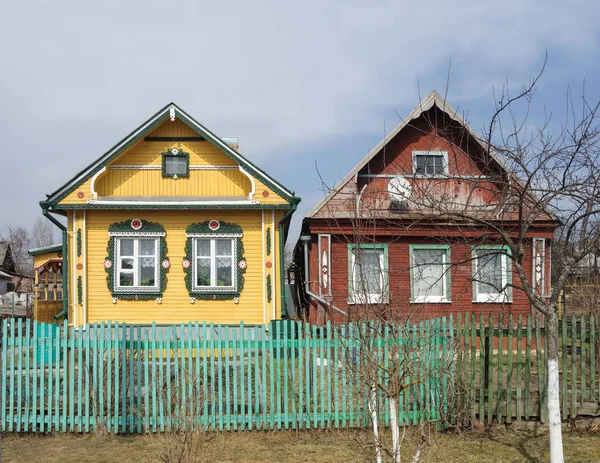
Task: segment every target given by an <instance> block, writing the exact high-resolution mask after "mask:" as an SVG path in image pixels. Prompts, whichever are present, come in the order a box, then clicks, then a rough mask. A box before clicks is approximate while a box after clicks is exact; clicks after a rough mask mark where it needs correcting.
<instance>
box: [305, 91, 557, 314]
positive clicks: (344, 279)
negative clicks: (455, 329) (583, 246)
mask: <svg viewBox="0 0 600 463" xmlns="http://www.w3.org/2000/svg"><path fill="white" fill-rule="evenodd" d="M486 146H487V145H486V143H485V142H484V141H482V140H481V138H480V137H479V136H478V135H477V134H476V133H475V132H474V131H473V130H472V129H471V128H470V127H469V126H468V125H467V123H466V122H465V121H464V120H463V119H462V118H461V117H460V116H459V115H458V114H457V113H456V111H454V110H453V109H452V108H451V107H450V106H449V105H448V104H447V103H446V102H445V100H444V99H443V98H442V97H440V95H439V94H438V93H436V92H432V93H431V94H430V95H428V96H427V97H426V98H425V99H424V100H423V101H422V102H421V103H420V104H419V105H418V106H417V107H416V108H415V109H414V110H413V111H412V112H411V114H410V115H409V116H408V117H407V118H406V119H405V120H403V121H402V122H401V123H400V124H399V125H398V126H397V127H396V128H394V130H392V132H391V133H390V134H389V135H388V136H386V137H385V138H384V139H383V140H382V141H381V142H380V143H379V144H378V145H377V146H375V147H374V148H373V149H372V150H371V151H370V152H369V153H368V155H367V156H366V157H365V158H364V159H362V160H361V161H360V162H359V163H358V164H357V165H356V166H355V167H354V168H353V169H352V171H351V172H349V173H348V175H347V176H346V177H345V178H344V179H343V180H342V181H341V182H340V183H339V184H338V185H337V186H336V187H335V188H334V189H332V190H331V191H330V192H329V193H328V194H327V195H326V196H325V197H324V198H323V200H321V201H320V202H319V203H318V204H317V205H316V206H315V207H314V208H313V209H312V210H311V211H310V212H309V213H308V214H307V215H306V217H305V218H304V220H303V224H302V233H301V237H300V240H299V242H298V245H297V247H296V251H295V264H296V266H297V268H298V272H299V276H298V278H299V279H300V280H303V281H302V283H303V285H301V291H300V293H301V296H302V297H301V299H303V316H304V318H305V319H307V320H309V321H311V322H313V323H317V324H322V323H324V322H325V321H326V320H332V321H336V322H343V321H347V320H348V319H355V318H357V317H359V315H361V314H364V313H365V311H368V310H371V311H377V312H378V313H385V314H386V316H389V317H394V316H398V315H402V316H404V315H410V316H413V315H418V316H419V317H422V316H428V317H429V316H439V315H446V314H449V313H454V314H455V313H456V312H458V311H465V312H466V311H477V312H500V311H503V312H504V313H506V312H512V313H513V314H516V313H523V314H525V313H529V312H530V310H531V305H530V303H529V301H528V299H527V297H526V294H525V293H524V292H523V291H522V290H521V289H519V284H518V283H519V281H520V280H518V276H517V273H516V269H515V266H514V265H513V259H512V257H511V252H512V250H511V249H510V248H509V247H508V246H504V245H503V243H501V242H500V240H499V239H498V236H499V234H498V233H499V230H502V231H505V232H507V233H509V234H512V235H514V234H515V233H517V232H518V229H519V224H518V221H519V212H518V205H517V204H516V203H515V201H514V198H512V197H510V195H508V196H507V194H506V191H507V189H506V188H505V186H506V185H510V184H511V183H510V182H513V185H514V182H518V180H517V179H515V178H514V176H511V175H512V174H511V172H510V171H509V170H508V168H507V167H506V166H505V165H504V163H503V161H502V160H501V159H500V157H499V156H498V155H497V154H495V153H492V152H490V150H488V149H487V148H486ZM513 191H514V190H513ZM527 194H529V193H527ZM531 198H533V196H531ZM557 225H558V222H557V221H556V219H555V218H554V216H553V215H552V214H551V213H550V212H547V211H546V210H543V211H542V212H541V213H539V214H537V215H536V217H535V220H534V221H533V223H532V224H531V226H529V227H528V229H527V233H526V239H525V241H524V243H525V246H524V255H523V258H522V259H521V260H520V262H521V264H522V266H523V269H524V271H525V273H526V275H527V277H528V278H531V281H532V284H533V286H534V288H535V290H536V291H538V292H539V294H548V291H549V289H550V242H551V240H552V237H553V234H554V229H555V228H556V226H557ZM521 229H522V227H521Z"/></svg>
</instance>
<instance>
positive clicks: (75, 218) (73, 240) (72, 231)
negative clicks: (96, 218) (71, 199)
mask: <svg viewBox="0 0 600 463" xmlns="http://www.w3.org/2000/svg"><path fill="white" fill-rule="evenodd" d="M84 213H85V212H84V211H82V210H76V211H69V212H68V215H67V239H68V241H67V243H68V246H67V255H68V265H69V288H68V290H69V325H72V326H80V325H81V324H82V320H83V315H84V314H83V301H84V300H85V295H84V294H82V296H83V297H82V304H79V297H78V278H79V277H81V278H82V286H83V277H84V271H85V270H86V265H85V264H86V263H85V255H84V252H83V250H84V249H83V240H84V238H85V232H84V227H83V215H84ZM77 230H81V237H82V250H81V255H80V256H78V255H77ZM78 264H81V268H77V267H78ZM82 289H83V288H82Z"/></svg>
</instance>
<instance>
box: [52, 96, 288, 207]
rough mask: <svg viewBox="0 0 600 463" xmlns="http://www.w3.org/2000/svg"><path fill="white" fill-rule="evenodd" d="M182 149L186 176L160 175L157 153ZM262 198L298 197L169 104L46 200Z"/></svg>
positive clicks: (71, 203)
mask: <svg viewBox="0 0 600 463" xmlns="http://www.w3.org/2000/svg"><path fill="white" fill-rule="evenodd" d="M173 148H177V149H179V150H182V151H183V152H185V153H186V154H187V155H189V159H190V170H189V172H190V176H189V178H181V177H180V178H177V179H174V178H168V177H167V178H164V177H163V175H162V173H163V172H162V168H161V166H162V153H164V152H166V151H167V150H169V149H173ZM255 195H256V196H258V195H260V201H255V202H256V203H258V202H260V203H262V204H282V205H285V204H288V205H289V204H290V203H297V202H299V198H297V197H295V196H294V194H293V193H292V192H290V191H289V190H287V189H286V188H285V187H283V186H282V185H281V184H279V183H278V182H276V181H275V180H273V179H272V178H271V177H270V176H268V175H267V174H266V173H265V172H264V171H262V170H260V169H258V168H257V167H256V166H254V165H253V164H251V163H250V162H249V161H247V160H246V159H245V158H244V157H243V156H241V154H239V153H238V152H237V151H235V150H233V149H232V148H231V147H229V146H228V145H227V144H226V143H224V142H223V141H222V140H221V139H219V138H218V137H216V136H215V135H214V134H213V133H212V132H210V131H208V130H207V129H206V128H204V127H203V126H201V125H200V124H199V123H197V122H196V121H194V120H193V119H192V118H191V117H189V116H188V115H187V114H186V113H184V112H183V111H182V110H181V109H180V108H178V107H177V106H176V105H174V104H170V105H168V106H167V107H165V108H163V110H161V111H159V113H157V114H155V115H154V116H153V117H152V118H151V119H149V120H148V121H146V122H145V123H144V124H142V126H140V127H139V128H138V129H136V130H135V131H134V132H132V133H131V134H130V135H129V136H128V137H126V138H125V139H123V140H122V141H121V142H119V143H118V144H117V145H115V147H113V148H112V149H111V150H109V151H108V152H107V153H106V154H105V155H104V156H102V157H101V158H100V159H99V160H97V161H96V162H95V163H92V164H91V165H90V166H88V168H87V169H84V170H83V171H82V172H80V173H79V174H78V175H77V176H76V177H75V178H74V179H73V180H71V181H70V182H68V183H67V184H66V185H64V186H63V187H62V188H60V189H59V190H57V191H56V192H55V193H53V194H52V195H50V196H49V198H48V201H46V202H45V203H47V204H49V205H50V206H56V207H57V208H58V209H61V208H62V209H68V208H73V207H82V206H83V205H86V204H87V205H90V206H94V205H95V203H100V202H102V201H103V199H102V198H104V199H105V200H109V199H115V200H116V199H119V200H120V199H122V200H128V199H131V200H134V198H135V200H140V199H143V198H144V197H150V198H158V197H160V198H165V197H167V198H168V197H171V198H177V199H178V200H181V201H188V200H191V199H194V198H195V199H197V200H198V201H202V200H203V199H204V198H228V199H229V200H232V199H236V198H245V199H246V200H253V198H254V197H255Z"/></svg>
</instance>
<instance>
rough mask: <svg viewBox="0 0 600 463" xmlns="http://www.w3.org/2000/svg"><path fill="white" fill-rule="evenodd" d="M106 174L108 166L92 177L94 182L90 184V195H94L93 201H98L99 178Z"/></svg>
mask: <svg viewBox="0 0 600 463" xmlns="http://www.w3.org/2000/svg"><path fill="white" fill-rule="evenodd" d="M104 172H106V166H104V167H102V169H100V170H99V171H98V172H96V173H95V174H94V176H93V177H92V181H91V182H90V193H92V198H93V199H98V193H97V192H96V180H98V177H100V175H102V174H103V173H104Z"/></svg>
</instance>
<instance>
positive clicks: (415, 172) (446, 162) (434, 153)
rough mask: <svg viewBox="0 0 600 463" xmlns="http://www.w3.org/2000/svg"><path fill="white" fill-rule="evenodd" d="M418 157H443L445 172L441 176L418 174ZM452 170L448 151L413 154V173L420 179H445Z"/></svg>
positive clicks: (414, 152)
mask: <svg viewBox="0 0 600 463" xmlns="http://www.w3.org/2000/svg"><path fill="white" fill-rule="evenodd" d="M417 156H437V157H441V158H442V159H443V160H444V164H443V165H442V169H443V172H442V173H441V174H431V175H428V174H420V173H418V172H417ZM449 170H450V168H449V166H448V151H417V150H415V151H413V152H412V173H413V174H414V175H416V176H419V177H424V178H432V177H434V178H437V177H445V176H447V175H448V172H449Z"/></svg>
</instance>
